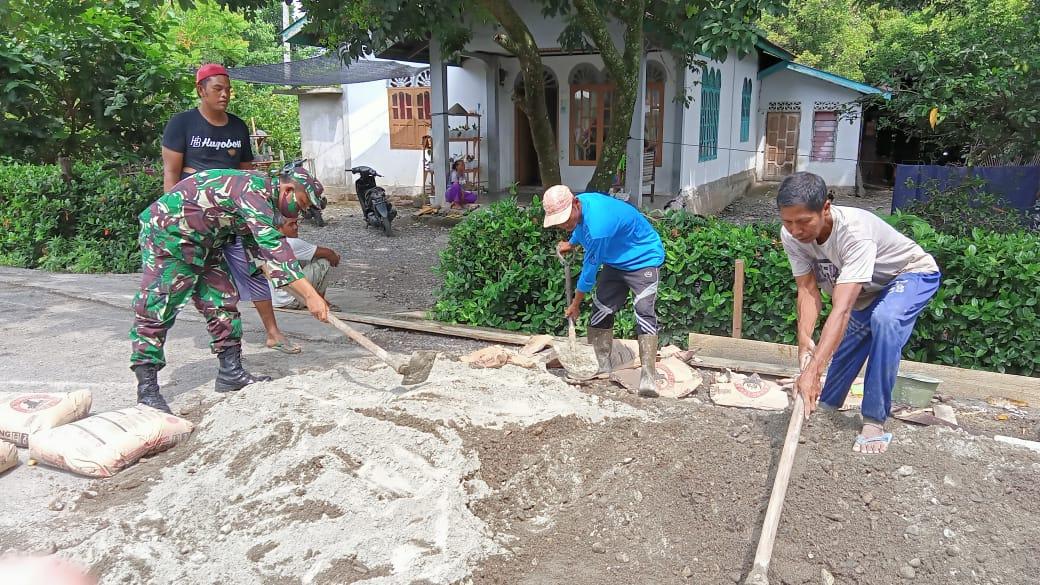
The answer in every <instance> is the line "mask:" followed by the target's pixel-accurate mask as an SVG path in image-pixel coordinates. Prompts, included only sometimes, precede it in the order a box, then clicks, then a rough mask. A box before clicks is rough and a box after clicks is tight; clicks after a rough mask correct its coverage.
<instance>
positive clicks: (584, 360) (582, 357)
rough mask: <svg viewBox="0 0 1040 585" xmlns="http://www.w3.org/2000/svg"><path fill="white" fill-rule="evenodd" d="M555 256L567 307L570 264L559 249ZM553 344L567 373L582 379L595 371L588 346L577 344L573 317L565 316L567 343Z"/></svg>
mask: <svg viewBox="0 0 1040 585" xmlns="http://www.w3.org/2000/svg"><path fill="white" fill-rule="evenodd" d="M556 257H557V258H559V259H560V263H561V264H563V274H564V282H565V284H566V288H565V291H564V292H565V293H566V295H567V306H568V307H569V306H570V304H571V301H572V300H573V299H574V290H573V284H572V282H571V265H570V264H569V263H568V262H567V260H566V258H564V257H563V254H561V253H560V252H559V251H557V252H556ZM555 345H556V356H557V358H558V359H559V360H560V365H562V366H563V369H564V370H566V371H567V374H568V375H570V376H571V377H573V378H575V379H579V380H584V379H588V378H589V377H590V376H591V374H592V373H593V372H595V370H596V361H595V356H593V355H591V352H590V351H589V349H590V348H588V347H586V346H582V345H578V334H577V332H576V331H575V330H574V319H573V318H571V317H568V318H567V343H566V344H561V343H557V344H555Z"/></svg>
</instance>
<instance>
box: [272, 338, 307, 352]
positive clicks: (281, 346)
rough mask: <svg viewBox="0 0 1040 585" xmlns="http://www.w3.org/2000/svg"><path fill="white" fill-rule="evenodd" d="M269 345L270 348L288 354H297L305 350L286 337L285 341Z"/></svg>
mask: <svg viewBox="0 0 1040 585" xmlns="http://www.w3.org/2000/svg"><path fill="white" fill-rule="evenodd" d="M267 347H268V348H269V349H273V350H276V351H280V352H282V353H288V354H297V353H300V352H301V351H303V348H301V347H300V346H298V345H293V342H291V341H289V340H288V339H286V340H285V341H279V342H278V343H276V344H274V345H268V346H267Z"/></svg>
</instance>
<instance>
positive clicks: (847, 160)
mask: <svg viewBox="0 0 1040 585" xmlns="http://www.w3.org/2000/svg"><path fill="white" fill-rule="evenodd" d="M761 85H762V95H761V99H760V101H759V104H758V110H757V112H758V116H757V118H758V127H759V128H760V129H763V130H764V128H765V120H766V113H767V112H768V111H769V104H770V102H797V103H799V104H800V111H801V114H802V116H801V122H800V124H799V127H798V162H797V167H796V168H797V170H798V171H808V172H811V173H816V174H817V175H820V176H821V177H823V180H824V181H826V182H827V185H828V186H830V187H855V186H856V163H857V161H858V159H859V141H860V130H861V125H862V117H861V116H860V115H859V114H860V109H859V106H856V107H855V108H854V116H853V118H852V119H851V120H850V119H847V118H845V117H842V119H841V121H840V122H839V123H838V130H837V136H836V144H835V153H834V161H833V162H816V161H812V160H810V154H811V153H812V120H813V111H814V107H816V104H817V103H818V102H837V103H839V104H847V103H850V102H853V101H855V100H856V99H857V98H859V97H860V94H859V93H858V92H855V91H853V90H850V89H846V88H844V87H841V86H839V85H835V84H833V83H828V82H826V81H823V80H819V79H815V78H813V77H810V76H808V75H804V74H801V73H796V72H793V71H787V70H785V71H780V72H778V73H774V74H772V75H769V76H768V77H766V78H765V79H763V80H762V81H761ZM819 107H820V109H823V110H830V111H833V110H834V109H835V108H834V107H833V106H831V105H826V106H825V105H822V104H821V106H819ZM757 136H758V139H759V150H760V151H761V152H762V153H763V154H762V155H760V156H759V157H758V161H757V166H758V170H759V176H763V177H764V176H765V154H764V152H765V147H766V143H765V132H764V131H760V132H759V134H758V135H757Z"/></svg>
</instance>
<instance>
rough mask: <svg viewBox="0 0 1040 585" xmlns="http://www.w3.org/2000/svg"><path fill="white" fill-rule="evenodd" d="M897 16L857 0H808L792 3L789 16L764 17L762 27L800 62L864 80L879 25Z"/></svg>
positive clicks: (761, 21)
mask: <svg viewBox="0 0 1040 585" xmlns="http://www.w3.org/2000/svg"><path fill="white" fill-rule="evenodd" d="M897 17H899V13H898V12H897V11H895V10H882V9H880V8H878V7H877V6H876V5H872V4H866V3H862V2H858V1H857V0H805V1H803V2H794V3H791V4H790V7H789V9H788V12H787V14H785V15H782V16H775V15H772V14H765V15H763V16H762V18H761V19H760V20H759V21H758V24H759V25H760V26H761V27H762V28H763V29H764V30H765V31H766V32H767V34H768V37H769V40H770V41H773V42H774V43H776V44H778V45H780V46H782V47H783V48H785V49H787V50H788V51H790V52H792V53H793V54H794V55H795V57H796V59H797V61H798V62H799V63H802V64H805V65H808V66H810V67H816V68H819V69H824V70H826V71H830V72H831V73H837V74H838V75H841V76H843V77H848V78H849V79H854V80H856V81H863V79H864V76H863V70H862V63H863V61H864V59H866V57H867V54H868V53H869V52H870V51H871V50H872V49H873V48H874V42H875V40H876V38H877V27H878V25H879V24H881V23H882V22H884V21H885V20H888V19H891V18H897Z"/></svg>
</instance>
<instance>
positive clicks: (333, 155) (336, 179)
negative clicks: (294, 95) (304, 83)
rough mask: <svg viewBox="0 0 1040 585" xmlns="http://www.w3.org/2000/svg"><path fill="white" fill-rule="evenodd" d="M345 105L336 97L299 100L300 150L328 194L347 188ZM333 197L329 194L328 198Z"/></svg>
mask: <svg viewBox="0 0 1040 585" xmlns="http://www.w3.org/2000/svg"><path fill="white" fill-rule="evenodd" d="M346 109H347V102H346V101H345V100H344V96H343V95H341V94H335V93H324V94H304V95H301V96H300V146H301V149H302V151H303V156H304V157H305V158H309V159H313V161H314V171H315V174H316V175H317V177H318V180H320V181H321V182H322V183H323V184H324V185H325V186H326V187H329V188H331V191H333V192H334V191H336V190H337V189H339V190H342V188H343V187H344V186H345V185H346V179H345V173H344V172H343V161H344V160H347V159H349V158H350V150H349V149H350V144H349V141H348V139H347V128H346V119H345V117H344V112H345V110H346ZM331 195H334V193H330V196H331Z"/></svg>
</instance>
